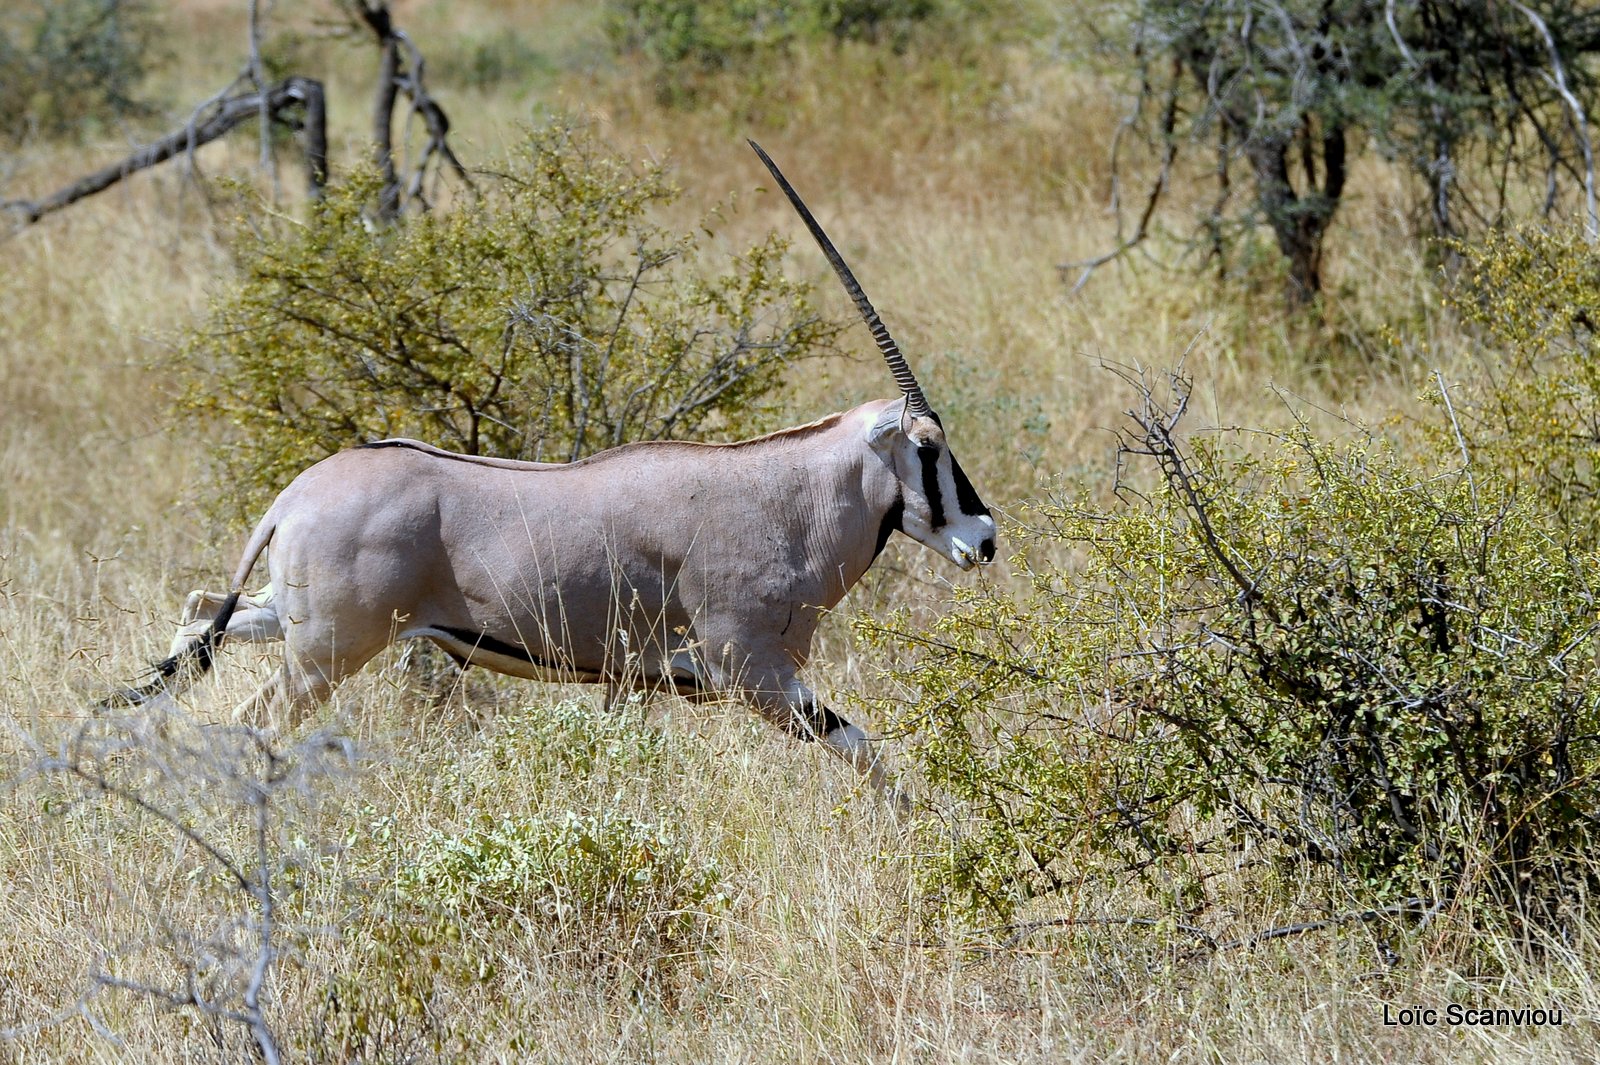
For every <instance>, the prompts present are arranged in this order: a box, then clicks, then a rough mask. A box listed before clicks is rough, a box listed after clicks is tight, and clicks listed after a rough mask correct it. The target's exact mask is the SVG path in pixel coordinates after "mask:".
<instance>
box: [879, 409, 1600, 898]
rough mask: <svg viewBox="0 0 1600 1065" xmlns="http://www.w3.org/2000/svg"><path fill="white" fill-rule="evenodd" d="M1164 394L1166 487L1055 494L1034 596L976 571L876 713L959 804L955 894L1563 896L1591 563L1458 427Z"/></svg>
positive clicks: (1574, 810) (1155, 457) (1142, 450)
mask: <svg viewBox="0 0 1600 1065" xmlns="http://www.w3.org/2000/svg"><path fill="white" fill-rule="evenodd" d="M1142 396H1143V400H1142V402H1143V406H1142V408H1141V409H1140V410H1138V411H1136V412H1135V428H1134V429H1133V430H1131V431H1130V432H1129V434H1128V436H1127V438H1126V439H1125V440H1124V447H1125V453H1126V457H1129V458H1133V459H1139V458H1142V459H1143V460H1145V462H1146V463H1148V468H1149V469H1150V470H1152V471H1154V473H1155V476H1154V477H1153V478H1152V482H1153V486H1152V487H1150V488H1149V489H1148V490H1146V491H1142V492H1138V491H1134V490H1132V489H1131V488H1130V487H1128V486H1127V485H1125V486H1124V489H1123V491H1121V492H1120V493H1119V497H1118V499H1117V501H1116V502H1115V503H1113V504H1111V505H1105V504H1096V503H1095V502H1093V499H1092V497H1091V495H1090V493H1089V492H1088V491H1087V490H1086V489H1074V488H1072V487H1070V486H1062V487H1060V488H1059V489H1058V490H1057V491H1056V492H1054V493H1052V494H1050V495H1049V496H1047V497H1046V498H1045V499H1044V500H1042V501H1040V502H1038V503H1036V504H1035V505H1033V506H1032V507H1031V508H1030V509H1029V510H1027V511H1026V512H1025V514H1024V515H1023V517H1022V520H1021V523H1020V524H1018V525H1015V526H1013V527H1011V528H1010V529H1009V530H1007V532H1006V536H1007V538H1008V540H1009V541H1010V542H1011V543H1013V544H1015V545H1017V554H1016V557H1015V558H1014V559H1013V566H1014V567H1015V569H1016V571H1017V572H1018V573H1019V574H1020V575H1021V576H1022V577H1023V578H1024V579H1025V580H1026V582H1027V591H1026V592H1025V593H1023V594H1013V593H1012V592H1011V591H1009V590H1008V589H1007V588H1006V587H1005V586H1003V585H1000V584H991V583H984V584H980V585H978V586H976V587H974V588H971V589H968V590H965V591H960V592H958V593H957V602H956V604H955V606H954V609H952V610H951V611H950V612H949V613H948V614H947V616H945V617H944V618H943V619H941V620H940V622H939V623H938V624H937V627H936V631H935V632H934V633H933V634H931V635H929V636H927V637H919V638H917V640H916V641H915V642H916V643H918V644H920V647H921V651H920V653H919V654H918V655H916V656H915V659H914V661H912V662H910V663H909V664H907V665H906V666H905V667H904V668H903V669H902V670H900V671H899V676H898V681H899V683H900V685H902V686H903V688H908V689H910V690H913V691H915V692H916V693H917V694H916V698H915V700H914V702H909V703H904V704H889V705H888V706H886V707H884V708H882V709H881V711H880V714H881V716H880V720H882V719H884V718H888V719H890V720H893V721H894V722H895V723H896V724H897V726H898V727H899V728H900V729H901V730H902V731H903V732H904V734H905V735H906V737H907V739H908V740H909V744H910V753H911V756H912V760H913V762H914V763H915V765H916V766H917V768H918V769H919V770H920V772H921V774H922V775H923V777H924V778H925V779H926V781H927V783H928V784H929V785H930V786H931V787H932V789H933V794H934V802H933V805H934V807H935V808H936V809H937V810H938V811H939V813H940V814H941V815H942V816H941V817H940V818H937V819H933V820H930V821H929V822H928V826H927V827H928V829H929V830H930V837H929V840H928V843H929V845H928V846H927V847H925V848H922V854H923V857H922V858H921V859H920V862H921V865H922V872H923V874H924V877H925V879H926V881H927V882H928V883H929V884H930V885H932V886H933V888H934V892H933V897H934V898H935V899H937V900H939V901H941V902H943V903H944V904H946V905H949V906H952V907H953V908H954V909H955V910H956V911H957V912H960V913H964V914H967V915H969V916H982V915H985V914H988V915H999V916H1002V917H1010V916H1011V915H1013V914H1014V913H1015V912H1016V910H1017V908H1018V907H1019V906H1021V905H1023V904H1024V903H1025V902H1026V901H1027V900H1029V899H1031V898H1036V897H1039V896H1043V895H1063V894H1070V893H1071V890H1072V889H1073V888H1074V887H1075V886H1077V885H1078V884H1080V883H1081V882H1082V881H1084V880H1085V879H1092V878H1096V877H1104V878H1107V879H1108V880H1112V881H1114V882H1116V883H1118V884H1126V883H1127V882H1128V881H1130V880H1131V881H1133V882H1134V883H1137V884H1138V885H1140V886H1141V887H1142V888H1143V890H1144V892H1145V896H1146V901H1147V902H1148V903H1150V904H1153V905H1155V906H1157V908H1161V909H1162V910H1163V915H1164V916H1168V917H1171V916H1174V915H1177V916H1181V917H1184V919H1189V920H1193V919H1197V917H1198V915H1201V914H1203V913H1204V912H1205V910H1206V908H1207V895H1208V888H1207V885H1208V883H1209V882H1211V880H1212V878H1214V877H1216V876H1239V875H1247V876H1254V877H1261V878H1264V879H1260V880H1257V881H1255V882H1256V883H1257V884H1258V886H1260V885H1262V884H1266V885H1269V886H1270V884H1271V883H1272V882H1273V877H1280V878H1292V879H1293V880H1294V882H1295V883H1304V882H1306V881H1305V875H1306V874H1307V873H1308V872H1309V873H1310V874H1311V875H1312V877H1313V878H1314V879H1315V878H1316V877H1318V876H1324V877H1325V879H1323V880H1322V881H1321V882H1322V883H1324V884H1325V885H1327V887H1328V890H1329V896H1328V897H1329V901H1330V903H1332V902H1341V903H1344V904H1347V905H1352V906H1357V907H1377V908H1381V907H1386V906H1398V907H1405V906H1411V905H1424V906H1426V905H1431V904H1432V903H1435V902H1439V901H1440V900H1450V901H1451V902H1452V904H1456V905H1462V906H1470V905H1471V904H1473V903H1475V902H1483V901H1493V902H1494V903H1495V904H1496V905H1500V906H1504V907H1507V908H1509V910H1510V911H1511V912H1512V913H1513V914H1514V915H1515V916H1516V918H1517V919H1519V920H1523V921H1526V922H1531V923H1535V924H1540V925H1545V924H1549V923H1553V922H1558V921H1560V920H1561V919H1562V918H1563V917H1565V916H1567V915H1569V914H1570V913H1571V912H1572V911H1573V909H1574V904H1575V903H1576V902H1577V901H1578V900H1580V899H1581V898H1582V896H1583V893H1584V892H1585V890H1586V889H1587V888H1588V887H1589V886H1591V885H1592V883H1593V881H1594V879H1595V870H1596V866H1595V865H1594V863H1593V858H1592V855H1593V850H1594V847H1595V845H1596V843H1597V842H1600V839H1597V838H1596V837H1597V834H1600V832H1597V823H1596V820H1595V815H1594V811H1595V810H1596V809H1597V808H1600V807H1597V804H1600V784H1597V778H1596V773H1597V771H1600V705H1597V701H1600V689H1597V688H1596V686H1595V683H1594V681H1595V668H1596V666H1595V654H1596V651H1597V650H1600V646H1597V642H1596V636H1595V625H1596V623H1595V618H1596V609H1597V606H1600V603H1597V601H1596V596H1595V590H1594V588H1593V587H1592V585H1591V583H1590V580H1591V575H1592V574H1593V573H1594V572H1595V566H1594V562H1595V560H1594V558H1593V557H1591V556H1588V555H1581V554H1576V553H1573V552H1571V551H1569V550H1567V549H1566V547H1565V546H1564V545H1563V544H1562V542H1561V541H1560V539H1559V537H1557V536H1555V535H1552V533H1551V532H1550V531H1549V522H1548V518H1547V516H1546V514H1545V513H1544V511H1543V510H1542V508H1540V507H1538V506H1535V505H1531V504H1530V503H1528V502H1526V501H1524V500H1521V499H1519V498H1518V497H1517V496H1516V493H1515V491H1514V490H1513V488H1512V487H1511V486H1510V485H1509V484H1508V483H1507V482H1506V481H1505V480H1504V479H1502V478H1501V477H1499V476H1497V475H1496V473H1495V471H1494V470H1493V469H1492V468H1489V467H1486V466H1481V465H1479V464H1478V463H1475V462H1463V460H1462V458H1461V454H1460V452H1459V450H1457V451H1454V452H1450V451H1446V452H1444V453H1442V454H1435V455H1424V456H1423V457H1421V458H1416V457H1410V458H1408V457H1405V456H1403V455H1401V454H1399V453H1398V452H1397V451H1396V450H1395V449H1394V448H1393V447H1391V446H1390V445H1387V444H1385V443H1382V442H1380V441H1377V440H1373V439H1370V438H1366V437H1364V436H1362V437H1358V438H1356V439H1352V440H1345V441H1339V442H1326V441H1321V440H1318V439H1316V438H1314V437H1313V436H1312V434H1311V433H1310V432H1309V431H1306V430H1304V429H1301V430H1297V431H1295V432H1293V433H1290V434H1288V435H1286V436H1284V437H1282V438H1280V439H1278V440H1277V441H1276V443H1275V445H1273V446H1269V447H1266V448H1265V449H1262V448H1261V447H1260V445H1259V443H1258V442H1252V444H1251V446H1250V447H1246V446H1245V443H1244V442H1241V441H1239V440H1235V439H1232V438H1229V437H1220V438H1214V439H1210V440H1208V441H1206V442H1204V443H1197V444H1195V445H1193V446H1192V447H1190V446H1187V445H1181V444H1180V443H1179V442H1178V438H1177V436H1176V435H1175V434H1176V433H1177V425H1178V416H1179V414H1180V413H1181V411H1182V407H1183V402H1184V392H1183V384H1182V382H1181V381H1180V382H1178V391H1177V392H1176V394H1175V396H1174V398H1172V399H1170V400H1167V401H1159V400H1157V399H1156V398H1155V397H1154V396H1153V394H1152V391H1151V390H1150V389H1148V388H1144V389H1142ZM1452 447H1454V444H1453V442H1452ZM858 624H859V625H860V627H861V628H862V629H864V630H865V632H866V633H867V634H868V635H869V636H871V637H873V638H876V639H879V640H899V639H901V638H902V635H903V631H904V626H902V625H899V624H896V623H893V622H890V623H888V624H883V623H878V622H873V621H861V622H858ZM1250 870H1254V872H1250ZM1278 882H1279V883H1286V882H1288V881H1287V879H1280V880H1279V881H1278ZM1129 897H1132V896H1131V895H1130V896H1129ZM1417 900H1426V901H1424V902H1418V901H1417Z"/></svg>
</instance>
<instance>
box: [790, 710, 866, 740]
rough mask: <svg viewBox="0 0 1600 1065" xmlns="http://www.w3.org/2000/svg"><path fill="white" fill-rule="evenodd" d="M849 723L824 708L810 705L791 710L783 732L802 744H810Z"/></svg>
mask: <svg viewBox="0 0 1600 1065" xmlns="http://www.w3.org/2000/svg"><path fill="white" fill-rule="evenodd" d="M849 723H850V722H848V721H846V720H845V719H844V718H842V717H840V716H839V715H838V714H836V713H834V712H833V711H832V710H830V709H828V708H827V707H826V706H816V705H812V706H808V707H805V708H803V709H799V710H791V711H790V712H789V720H788V722H787V723H786V724H785V725H784V728H783V730H784V731H785V732H787V733H788V734H789V735H791V736H793V737H794V738H795V739H797V740H799V741H800V742H802V743H811V742H813V741H815V740H820V739H821V738H822V737H824V736H826V735H827V734H828V733H830V732H832V731H833V730H834V729H838V728H844V726H846V725H848V724H849Z"/></svg>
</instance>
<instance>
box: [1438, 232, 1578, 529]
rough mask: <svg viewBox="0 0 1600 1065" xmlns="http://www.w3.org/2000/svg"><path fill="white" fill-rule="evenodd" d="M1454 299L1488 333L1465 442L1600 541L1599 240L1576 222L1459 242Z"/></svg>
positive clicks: (1467, 407)
mask: <svg viewBox="0 0 1600 1065" xmlns="http://www.w3.org/2000/svg"><path fill="white" fill-rule="evenodd" d="M1457 251H1459V252H1460V253H1461V256H1462V265H1461V269H1460V272H1459V274H1458V275H1457V284H1456V286H1455V289H1454V291H1453V292H1452V299H1453V302H1454V303H1455V305H1456V306H1457V307H1458V308H1460V310H1461V311H1462V312H1463V314H1464V316H1465V317H1466V318H1467V319H1468V320H1469V321H1471V322H1473V323H1474V324H1476V325H1477V326H1479V327H1480V328H1481V329H1482V330H1483V332H1484V335H1485V340H1486V344H1485V353H1484V358H1483V362H1482V370H1481V374H1480V375H1479V377H1478V378H1477V379H1476V380H1474V381H1472V382H1470V384H1469V387H1468V389H1467V390H1466V392H1465V394H1464V395H1462V396H1461V397H1458V398H1459V399H1460V406H1461V419H1460V420H1461V423H1462V427H1463V429H1464V434H1465V439H1466V443H1467V445H1468V446H1469V447H1470V448H1471V449H1472V451H1473V452H1474V453H1475V454H1477V455H1478V456H1479V459H1480V461H1481V462H1484V463H1486V464H1488V465H1492V466H1494V467H1496V468H1498V469H1500V470H1502V471H1504V473H1505V474H1506V476H1507V477H1508V478H1509V479H1510V480H1511V482H1512V484H1513V485H1515V486H1516V487H1517V488H1518V489H1519V490H1520V491H1521V492H1522V493H1523V494H1524V495H1527V496H1528V497H1530V500H1529V501H1530V502H1532V503H1535V504H1536V505H1539V506H1542V507H1543V508H1545V510H1547V511H1548V512H1549V514H1550V515H1551V516H1552V518H1553V519H1554V520H1555V522H1556V523H1558V525H1559V526H1560V527H1561V528H1562V529H1563V530H1564V531H1565V532H1566V534H1567V536H1568V537H1569V538H1570V539H1572V540H1573V541H1574V543H1575V544H1576V545H1577V546H1579V547H1583V548H1592V547H1593V546H1595V545H1596V543H1600V247H1597V246H1596V245H1594V244H1591V243H1590V242H1589V241H1588V240H1587V239H1586V238H1585V237H1584V234H1583V231H1582V230H1581V228H1579V227H1577V226H1570V227H1565V228H1561V229H1557V230H1553V231H1552V230H1543V229H1538V228H1534V227H1531V226H1530V227H1527V228H1524V229H1521V230H1517V231H1515V232H1508V233H1497V234H1494V235H1492V236H1490V237H1488V238H1487V239H1485V240H1484V241H1483V242H1482V243H1481V244H1462V245H1458V246H1457Z"/></svg>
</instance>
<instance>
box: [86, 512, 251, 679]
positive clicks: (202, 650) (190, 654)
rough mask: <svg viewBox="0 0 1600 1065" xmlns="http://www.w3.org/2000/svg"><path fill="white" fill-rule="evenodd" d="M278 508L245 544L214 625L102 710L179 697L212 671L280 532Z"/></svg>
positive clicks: (162, 661) (168, 657) (156, 665)
mask: <svg viewBox="0 0 1600 1065" xmlns="http://www.w3.org/2000/svg"><path fill="white" fill-rule="evenodd" d="M276 509H277V508H276V507H272V508H269V509H268V510H267V513H266V516H265V517H263V518H262V519H261V523H260V524H259V525H257V526H256V529H255V532H253V533H251V534H250V541H249V543H247V544H246V545H245V549H244V557H243V558H242V559H240V560H239V567H238V569H236V570H235V571H234V574H233V583H232V584H230V585H229V586H228V597H227V598H226V599H224V600H223V601H222V606H221V607H220V608H218V610H217V616H216V617H215V618H213V619H212V621H211V625H210V626H209V627H208V628H207V629H206V630H205V631H204V632H202V633H200V634H199V635H197V636H195V637H194V638H193V639H192V640H190V641H189V642H188V643H187V644H185V645H184V646H183V647H182V648H180V649H179V650H177V651H176V652H174V653H173V654H171V655H169V656H167V657H166V658H164V659H162V660H161V661H160V662H157V663H156V664H155V666H153V667H152V670H151V671H152V673H153V674H154V676H153V677H152V678H151V679H150V681H149V682H148V683H146V684H141V685H140V686H139V687H137V688H122V689H120V690H119V691H115V692H112V693H111V694H110V695H109V696H107V697H106V698H105V699H103V700H101V702H100V704H99V705H100V708H101V709H111V708H113V707H122V706H138V705H140V704H141V703H147V702H149V701H150V700H151V699H154V698H156V697H157V696H160V695H164V694H177V693H178V692H181V691H183V690H184V689H185V688H187V687H188V686H189V685H191V684H193V683H194V682H195V681H196V680H199V679H200V678H201V677H203V676H205V675H206V673H208V672H210V670H211V664H212V662H213V661H215V659H216V655H217V649H218V648H219V647H221V646H222V641H223V640H224V639H225V638H226V637H227V634H228V619H229V618H231V617H233V612H234V610H235V608H237V607H238V605H239V599H240V598H241V597H242V596H243V595H244V587H245V582H247V581H248V580H249V579H250V571H251V570H252V569H254V568H255V565H256V560H257V559H258V558H260V557H261V552H263V551H265V550H266V549H267V544H268V543H270V542H271V541H272V534H273V533H274V532H276V531H277V528H278V521H277V517H276V515H275V513H274V511H276Z"/></svg>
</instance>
